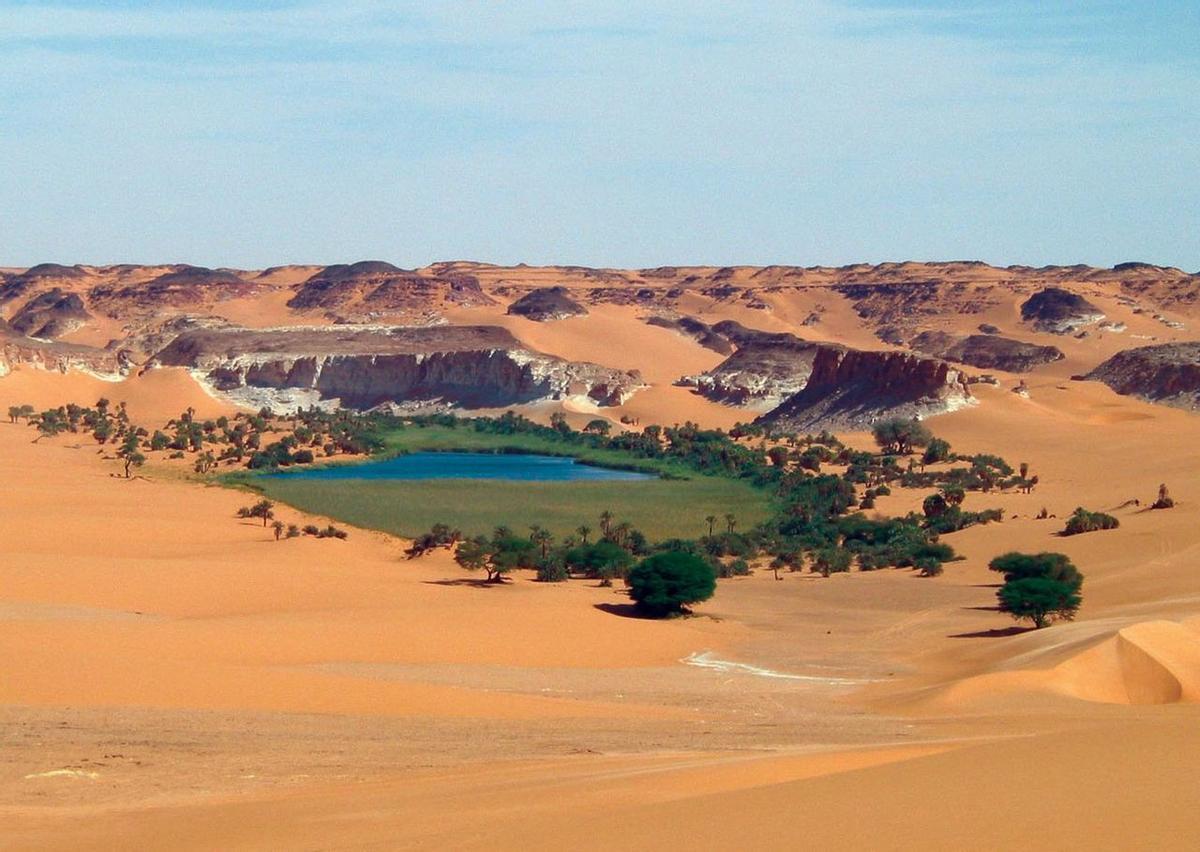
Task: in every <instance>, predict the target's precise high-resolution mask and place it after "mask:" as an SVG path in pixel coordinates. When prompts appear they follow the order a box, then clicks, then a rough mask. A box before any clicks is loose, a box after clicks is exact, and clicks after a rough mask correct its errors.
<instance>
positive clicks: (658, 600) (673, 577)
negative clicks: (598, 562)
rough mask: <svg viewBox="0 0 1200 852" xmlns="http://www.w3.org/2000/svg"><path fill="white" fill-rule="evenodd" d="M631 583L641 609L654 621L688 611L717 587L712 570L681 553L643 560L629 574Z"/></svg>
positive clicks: (668, 552) (678, 551)
mask: <svg viewBox="0 0 1200 852" xmlns="http://www.w3.org/2000/svg"><path fill="white" fill-rule="evenodd" d="M628 582H629V595H630V597H632V598H633V600H634V601H635V602H636V603H637V607H638V609H639V610H640V611H641V612H643V613H645V614H646V615H649V616H652V617H654V618H662V617H664V616H668V615H673V614H676V613H682V612H687V606H688V604H693V603H698V602H700V601H705V600H708V599H709V598H711V597H712V595H713V592H714V591H716V588H717V580H716V576H715V575H714V574H713V570H712V567H711V566H710V565H709V564H708V563H707V562H705V561H704V560H703V559H701V558H700V557H698V556H695V555H693V554H691V553H686V552H684V551H680V550H669V551H667V552H665V553H658V554H655V555H654V556H651V557H648V558H647V559H644V560H642V561H641V562H640V563H638V565H637V566H635V567H634V569H633V570H632V571H631V572H630V573H629V579H628Z"/></svg>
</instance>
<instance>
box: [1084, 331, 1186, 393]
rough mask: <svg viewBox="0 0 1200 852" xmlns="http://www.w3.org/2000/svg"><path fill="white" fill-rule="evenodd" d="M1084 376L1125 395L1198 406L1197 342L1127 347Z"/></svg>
mask: <svg viewBox="0 0 1200 852" xmlns="http://www.w3.org/2000/svg"><path fill="white" fill-rule="evenodd" d="M1084 378H1086V379H1092V380H1095V381H1100V382H1104V384H1106V385H1108V386H1109V387H1110V388H1112V389H1113V390H1114V391H1116V392H1117V393H1119V394H1123V395H1125V396H1136V397H1139V398H1141V399H1144V400H1147V401H1149V402H1158V403H1162V404H1164V405H1173V406H1175V407H1177V408H1187V409H1191V410H1197V409H1200V342H1190V343H1166V344H1162V345H1159V346H1142V347H1139V348H1137V349H1126V350H1125V351H1124V352H1118V353H1117V354H1116V355H1114V356H1112V357H1111V358H1109V359H1108V360H1107V361H1105V362H1104V363H1103V364H1101V365H1100V366H1099V367H1097V368H1096V369H1094V370H1092V371H1091V372H1090V373H1088V374H1087V375H1086V376H1085V377H1084Z"/></svg>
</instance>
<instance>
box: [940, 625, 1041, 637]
mask: <svg viewBox="0 0 1200 852" xmlns="http://www.w3.org/2000/svg"><path fill="white" fill-rule="evenodd" d="M1030 630H1033V628H1032V627H993V628H992V629H991V630H976V631H973V632H971V633H951V634H950V635H949V636H947V637H946V638H947V639H1001V638H1003V637H1005V636H1017V635H1019V634H1021V633H1028V632H1029V631H1030Z"/></svg>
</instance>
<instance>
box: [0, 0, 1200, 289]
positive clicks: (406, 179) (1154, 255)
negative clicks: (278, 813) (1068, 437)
mask: <svg viewBox="0 0 1200 852" xmlns="http://www.w3.org/2000/svg"><path fill="white" fill-rule="evenodd" d="M1197 44H1200V2H1197V0H1161V2H1155V0H1139V2H1128V1H1127V0H1126V1H1125V2H1115V0H1112V1H1111V2H1110V0H1091V2H1067V0H1038V2H1034V0H991V2H980V3H976V2H974V0H956V2H951V0H813V2H801V1H800V0H796V2H783V0H763V2H729V0H720V2H717V0H679V1H678V2H666V0H637V2H623V0H602V2H594V0H554V2H526V0H504V1H503V2H479V1H478V0H474V2H465V0H464V1H462V2H457V1H456V0H445V2H436V0H426V2H373V1H372V0H339V1H338V2H311V1H310V2H305V1H304V0H299V1H298V2H287V1H286V0H267V2H254V3H251V2H239V0H225V2H208V3H189V2H145V1H144V2H137V0H105V2H92V1H91V0H86V1H85V0H76V1H75V2H70V0H62V2H57V3H32V2H14V0H0V265H2V266H27V265H31V264H34V263H39V262H47V261H53V262H60V263H75V262H81V263H110V262H130V263H167V262H186V263H193V264H197V265H204V266H213V267H217V266H231V267H240V268H262V267H265V266H270V265H278V264H285V263H322V264H324V263H335V262H349V261H354V260H360V259H367V258H370V259H381V260H388V261H391V262H393V263H397V264H399V265H402V266H408V267H415V266H421V265H424V264H427V263H430V262H433V261H436V260H452V259H471V260H481V261H490V262H494V263H503V264H513V263H520V262H525V263H531V264H536V263H570V264H580V265H589V266H612V267H647V266H659V265H684V264H713V265H735V264H754V265H765V264H772V263H780V264H796V265H804V266H808V265H817V264H828V265H838V264H846V263H855V262H882V261H888V260H910V259H911V260H983V261H987V262H990V263H995V264H1000V265H1007V264H1015V263H1020V264H1030V265H1043V264H1052V263H1061V264H1072V263H1089V264H1094V265H1098V266H1107V265H1112V264H1115V263H1119V262H1125V261H1145V262H1151V263H1158V264H1163V265H1173V266H1179V267H1182V268H1184V269H1187V270H1189V271H1193V272H1194V271H1198V270H1200V50H1197V47H1196V46H1197Z"/></svg>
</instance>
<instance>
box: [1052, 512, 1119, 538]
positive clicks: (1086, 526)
mask: <svg viewBox="0 0 1200 852" xmlns="http://www.w3.org/2000/svg"><path fill="white" fill-rule="evenodd" d="M1120 525H1121V522H1120V521H1118V520H1117V519H1116V518H1114V517H1113V516H1112V515H1106V514H1104V513H1103V512H1089V511H1088V510H1087V509H1085V508H1083V507H1082V506H1080V507H1079V508H1077V509H1076V510H1075V511H1074V512H1073V513H1072V515H1071V517H1069V518H1068V519H1067V526H1066V527H1065V528H1064V529H1063V531H1062V534H1063V535H1079V534H1080V533H1087V532H1095V531H1096V530H1115V529H1116V528H1117V527H1119V526H1120Z"/></svg>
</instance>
